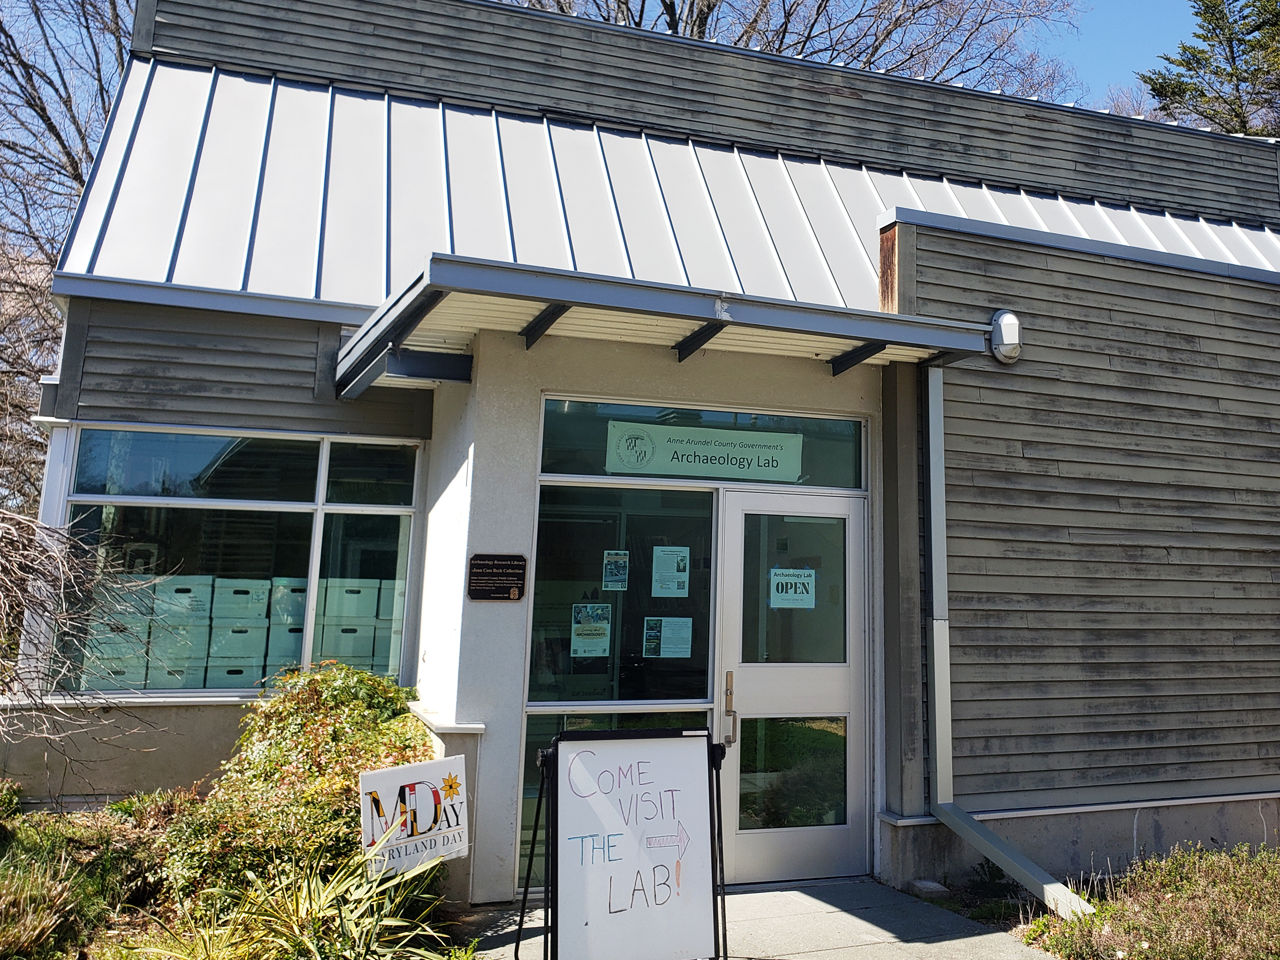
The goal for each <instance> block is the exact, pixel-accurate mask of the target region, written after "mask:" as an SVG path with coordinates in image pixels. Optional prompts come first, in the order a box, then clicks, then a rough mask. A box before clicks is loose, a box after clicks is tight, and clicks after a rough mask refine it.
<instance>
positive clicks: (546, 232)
mask: <svg viewBox="0 0 1280 960" xmlns="http://www.w3.org/2000/svg"><path fill="white" fill-rule="evenodd" d="M498 140H499V142H500V143H501V145H502V170H503V173H504V174H505V175H506V180H507V207H508V209H509V211H510V215H511V233H512V235H513V236H514V237H515V259H516V260H517V261H518V262H520V263H528V264H532V265H534V266H539V267H559V268H560V269H562V270H572V269H573V260H572V258H571V256H570V254H569V237H568V235H567V234H566V232H565V221H564V207H563V206H562V205H561V203H560V185H559V183H558V181H557V180H556V171H555V166H554V164H553V163H552V160H551V150H550V148H549V146H548V143H547V132H546V130H545V128H544V124H543V121H541V120H539V119H536V118H532V117H504V116H500V117H498Z"/></svg>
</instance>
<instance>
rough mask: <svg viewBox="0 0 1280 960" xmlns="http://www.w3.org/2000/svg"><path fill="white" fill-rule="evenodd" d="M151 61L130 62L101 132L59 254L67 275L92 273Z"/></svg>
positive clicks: (131, 137) (149, 71)
mask: <svg viewBox="0 0 1280 960" xmlns="http://www.w3.org/2000/svg"><path fill="white" fill-rule="evenodd" d="M153 63H154V61H150V62H148V61H138V60H132V61H130V62H129V66H128V68H127V70H126V72H125V78H124V84H123V85H122V86H121V88H120V95H119V97H118V98H117V99H116V104H115V108H114V110H113V111H112V116H111V122H110V124H109V125H108V127H107V130H106V131H105V133H104V137H103V141H102V146H101V149H100V150H99V151H98V160H97V163H95V164H94V168H93V173H92V175H91V176H90V179H89V184H88V187H87V188H86V189H85V192H84V196H82V197H81V198H80V208H79V209H78V210H77V211H76V220H75V223H74V225H73V227H72V231H71V236H70V238H69V239H68V240H67V245H66V249H65V250H64V251H63V254H62V263H61V268H62V269H63V270H67V271H69V272H71V273H93V271H94V266H95V265H94V263H93V259H94V252H95V251H96V249H97V246H98V237H99V235H100V234H101V232H102V221H103V219H104V218H105V217H106V213H107V207H108V206H109V205H110V203H111V200H112V198H113V197H114V196H115V191H116V184H117V183H118V182H119V180H120V175H121V165H122V164H123V162H124V156H125V151H126V149H127V148H128V146H129V144H130V142H131V141H132V140H133V128H134V123H135V121H136V119H137V116H138V111H139V110H140V109H141V104H142V95H143V92H144V91H145V90H146V89H147V85H148V82H149V81H150V79H151V70H152V64H153Z"/></svg>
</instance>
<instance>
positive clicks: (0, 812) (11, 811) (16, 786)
mask: <svg viewBox="0 0 1280 960" xmlns="http://www.w3.org/2000/svg"><path fill="white" fill-rule="evenodd" d="M21 790H22V784H20V783H18V782H17V781H16V780H8V779H5V778H4V777H0V820H10V819H12V818H13V817H16V816H18V815H19V814H20V813H22V802H21V800H20V796H21V794H20V792H19V791H21Z"/></svg>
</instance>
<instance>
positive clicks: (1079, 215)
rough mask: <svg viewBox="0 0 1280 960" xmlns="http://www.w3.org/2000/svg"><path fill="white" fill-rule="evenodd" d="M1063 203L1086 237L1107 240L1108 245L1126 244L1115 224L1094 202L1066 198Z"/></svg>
mask: <svg viewBox="0 0 1280 960" xmlns="http://www.w3.org/2000/svg"><path fill="white" fill-rule="evenodd" d="M1063 203H1064V204H1066V207H1067V209H1068V210H1069V211H1071V216H1073V217H1074V218H1075V220H1076V222H1077V223H1078V224H1080V227H1081V229H1083V230H1084V235H1085V236H1086V237H1089V238H1090V239H1092V240H1105V241H1106V242H1107V243H1124V242H1125V240H1124V237H1123V236H1122V235H1121V233H1120V231H1119V230H1117V229H1116V227H1115V224H1113V223H1112V222H1111V220H1110V218H1108V217H1107V213H1106V211H1105V210H1103V209H1102V207H1100V206H1098V204H1097V203H1095V202H1094V201H1092V200H1075V199H1072V198H1066V199H1064V200H1063Z"/></svg>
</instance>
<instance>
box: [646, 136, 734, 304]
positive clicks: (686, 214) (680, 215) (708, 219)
mask: <svg viewBox="0 0 1280 960" xmlns="http://www.w3.org/2000/svg"><path fill="white" fill-rule="evenodd" d="M648 140H649V153H650V155H651V156H652V157H653V168H654V169H655V170H656V171H657V172H658V184H659V186H660V187H661V188H662V200H663V202H664V203H665V204H666V205H667V214H668V215H669V216H670V217H671V226H672V229H674V231H675V235H676V245H677V246H678V247H679V249H680V259H681V260H682V261H683V262H684V269H685V273H687V274H688V276H689V283H690V284H691V285H692V286H695V287H702V288H704V289H709V290H725V291H729V292H741V290H742V288H741V287H740V286H738V276H737V274H736V273H734V270H733V264H732V263H731V262H730V260H729V248H728V247H726V246H725V242H724V235H723V234H722V233H721V232H720V221H719V220H717V219H716V214H715V210H713V209H712V206H711V197H710V196H708V194H707V187H706V184H705V183H704V182H703V180H702V170H701V168H699V166H698V162H697V160H695V159H694V156H693V147H692V145H691V144H689V143H688V141H682V140H663V139H659V138H658V137H649V138H648Z"/></svg>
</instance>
